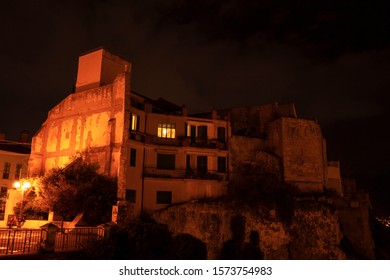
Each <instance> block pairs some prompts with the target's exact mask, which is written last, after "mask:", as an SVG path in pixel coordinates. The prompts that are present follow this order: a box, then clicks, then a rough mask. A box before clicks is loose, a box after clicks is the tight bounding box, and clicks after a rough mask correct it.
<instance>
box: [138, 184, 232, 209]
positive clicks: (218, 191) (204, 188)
mask: <svg viewBox="0 0 390 280" xmlns="http://www.w3.org/2000/svg"><path fill="white" fill-rule="evenodd" d="M227 184H228V182H227V181H217V180H200V179H169V178H163V179H161V178H145V182H144V202H143V207H144V210H145V212H147V213H152V212H153V211H155V210H158V209H161V208H165V207H167V206H169V205H166V204H156V194H157V191H171V192H172V204H176V203H183V202H187V201H190V200H194V199H203V198H206V197H208V198H210V197H220V196H223V195H225V194H226V193H227Z"/></svg>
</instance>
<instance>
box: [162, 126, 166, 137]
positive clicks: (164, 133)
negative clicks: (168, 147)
mask: <svg viewBox="0 0 390 280" xmlns="http://www.w3.org/2000/svg"><path fill="white" fill-rule="evenodd" d="M162 134H163V136H166V135H167V129H166V128H163V130H162Z"/></svg>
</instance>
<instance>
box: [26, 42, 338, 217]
mask: <svg viewBox="0 0 390 280" xmlns="http://www.w3.org/2000/svg"><path fill="white" fill-rule="evenodd" d="M131 69H132V67H131V64H130V63H129V62H127V61H126V60H124V59H122V58H120V57H118V56H115V55H112V54H111V53H109V52H107V51H106V50H104V49H97V50H95V51H91V52H88V53H86V54H83V55H81V56H80V57H79V65H78V73H77V82H76V86H75V92H74V93H71V94H70V95H69V96H67V97H66V98H65V99H64V100H63V101H62V102H60V103H59V104H58V105H56V106H55V107H54V108H53V109H52V110H50V111H49V113H48V117H47V120H46V121H45V122H44V123H43V124H42V127H41V129H40V130H39V131H38V133H37V134H36V135H35V136H34V137H33V140H32V149H31V157H30V161H29V176H36V175H43V174H44V173H45V172H46V171H48V170H50V169H51V168H53V167H62V166H64V165H66V164H67V163H69V162H70V161H71V160H72V158H73V157H75V156H77V155H83V156H84V157H85V159H86V160H88V161H91V162H96V163H98V164H99V166H100V171H101V172H103V173H105V174H108V175H111V176H115V177H117V178H118V204H117V205H116V206H114V209H115V210H116V209H122V210H126V211H127V213H128V214H130V215H139V214H140V213H152V212H153V211H156V210H158V209H161V208H164V207H167V206H168V205H170V204H176V203H182V202H186V201H190V200H196V199H202V198H208V197H217V196H221V195H224V194H226V192H227V189H228V183H229V182H234V181H236V182H237V181H239V179H240V172H241V171H242V170H243V169H242V168H244V169H245V168H250V167H253V170H254V172H261V171H266V172H268V173H272V174H275V175H276V176H277V177H278V178H279V179H280V180H282V181H283V182H284V183H286V184H289V185H293V186H295V187H296V188H297V189H298V190H299V191H302V192H322V191H323V190H324V189H326V188H330V189H333V190H336V191H337V192H341V189H340V186H339V182H337V180H339V179H340V178H339V165H336V164H330V165H329V164H328V162H327V158H326V142H325V140H324V138H323V135H322V132H321V128H320V126H319V124H318V123H317V122H316V121H315V120H308V119H301V118H298V117H297V114H296V111H295V106H294V104H283V105H280V104H268V105H261V106H253V107H239V108H232V109H227V110H218V111H217V110H213V111H212V112H209V113H205V114H197V115H190V114H188V110H187V108H186V107H185V106H178V105H176V104H173V103H171V102H169V101H167V100H165V99H162V98H160V99H158V100H153V99H150V98H148V97H145V96H143V95H141V94H139V93H136V92H134V91H132V90H131V71H132V70H131ZM328 173H329V174H331V177H332V178H331V180H328ZM329 182H330V183H329Z"/></svg>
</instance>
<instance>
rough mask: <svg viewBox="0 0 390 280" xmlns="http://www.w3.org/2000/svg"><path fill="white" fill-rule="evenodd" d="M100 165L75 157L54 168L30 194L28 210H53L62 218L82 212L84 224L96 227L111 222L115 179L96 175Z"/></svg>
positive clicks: (115, 186)
mask: <svg viewBox="0 0 390 280" xmlns="http://www.w3.org/2000/svg"><path fill="white" fill-rule="evenodd" d="M98 169H99V166H98V165H96V164H91V163H87V162H85V161H84V160H83V159H82V158H80V157H79V158H76V159H75V160H73V161H72V162H71V163H69V164H68V165H67V166H65V167H63V168H54V169H52V170H50V171H49V172H48V173H47V174H46V175H45V176H44V177H42V178H40V180H39V183H38V184H36V185H34V187H33V189H32V191H31V192H30V199H29V201H28V203H27V205H26V207H25V208H26V210H27V211H28V210H29V209H30V210H33V211H38V212H46V211H54V212H55V213H56V214H58V215H59V216H61V217H62V218H63V219H65V218H68V217H74V216H76V215H77V214H79V213H84V216H83V221H84V222H85V223H87V224H89V225H97V224H100V223H104V222H107V221H110V220H111V207H112V205H113V204H115V202H116V195H117V182H116V179H114V178H112V177H109V176H107V175H103V174H99V173H98Z"/></svg>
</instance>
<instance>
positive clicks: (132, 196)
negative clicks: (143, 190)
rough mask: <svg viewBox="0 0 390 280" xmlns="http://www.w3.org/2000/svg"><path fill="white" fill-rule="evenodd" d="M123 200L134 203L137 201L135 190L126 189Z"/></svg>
mask: <svg viewBox="0 0 390 280" xmlns="http://www.w3.org/2000/svg"><path fill="white" fill-rule="evenodd" d="M125 200H126V201H127V202H129V203H136V201H137V190H134V189H126V193H125Z"/></svg>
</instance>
